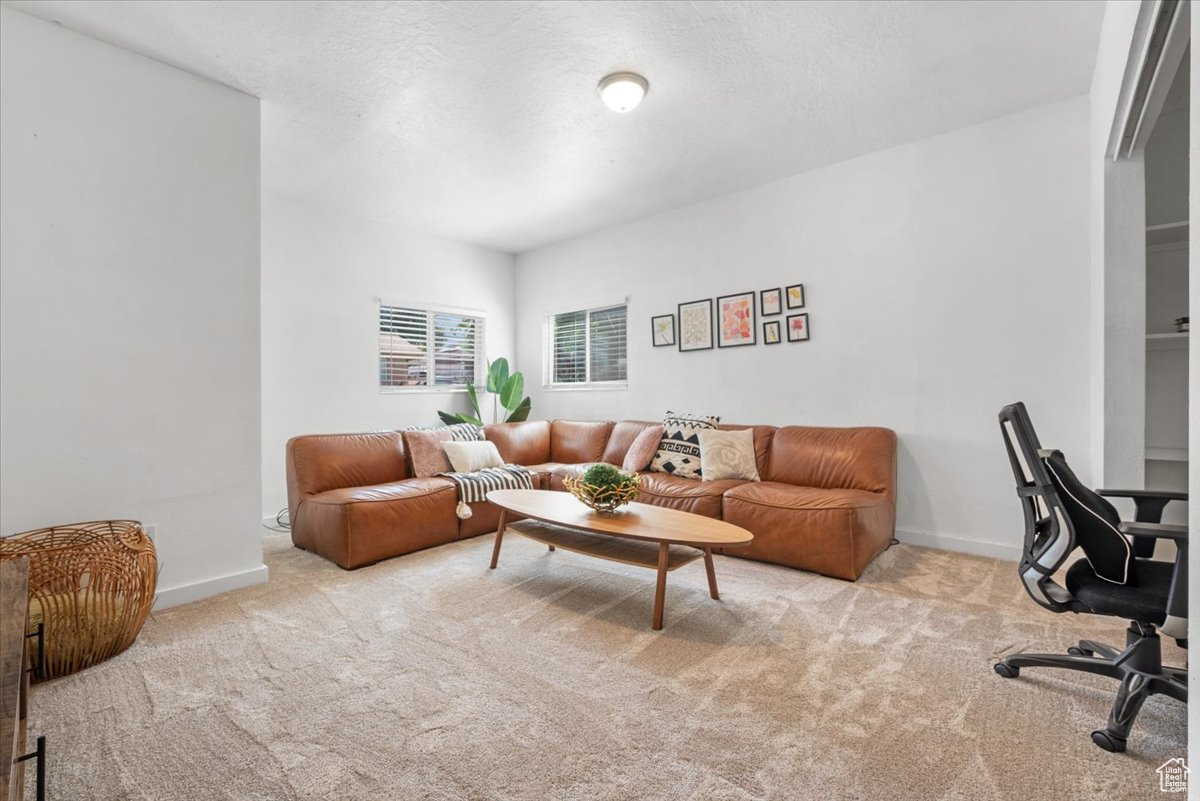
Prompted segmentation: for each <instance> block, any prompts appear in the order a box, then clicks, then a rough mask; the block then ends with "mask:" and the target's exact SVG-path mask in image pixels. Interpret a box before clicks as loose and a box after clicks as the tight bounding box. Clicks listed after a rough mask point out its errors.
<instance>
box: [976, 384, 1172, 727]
mask: <svg viewBox="0 0 1200 801" xmlns="http://www.w3.org/2000/svg"><path fill="white" fill-rule="evenodd" d="M1000 431H1001V433H1002V434H1003V435H1004V446H1005V448H1007V450H1008V459H1009V461H1010V462H1011V463H1012V470H1013V475H1014V477H1015V478H1016V480H1017V496H1018V497H1019V498H1020V500H1021V507H1022V509H1024V511H1025V544H1024V549H1023V552H1022V555H1021V565H1020V575H1021V580H1022V582H1023V583H1024V585H1025V590H1026V592H1028V593H1029V596H1030V597H1031V598H1033V600H1034V601H1036V602H1037V603H1038V604H1040V605H1041V606H1043V607H1045V608H1046V609H1049V610H1050V611H1051V612H1085V613H1087V614H1093V615H1112V616H1114V617H1121V618H1125V619H1127V620H1129V621H1130V623H1129V629H1128V631H1127V632H1126V635H1125V649H1124V650H1123V651H1118V650H1117V649H1116V648H1112V647H1110V646H1107V645H1102V644H1100V643H1096V642H1091V641H1090V640H1081V641H1080V642H1079V644H1078V645H1075V646H1072V647H1071V648H1068V649H1067V655H1061V654H1014V655H1013V656H1009V657H1006V658H1005V659H1003V660H1002V661H1000V662H998V663H996V666H995V670H996V672H997V673H999V674H1000V675H1001V676H1004V677H1005V678H1014V677H1015V676H1017V675H1018V674H1019V673H1020V671H1021V668H1023V667H1054V668H1064V669H1066V670H1078V671H1082V672H1084V673H1096V674H1099V675H1101V676H1108V677H1110V678H1114V679H1119V680H1120V682H1121V686H1120V688H1119V689H1118V690H1117V698H1116V701H1115V702H1114V703H1113V708H1112V712H1110V713H1109V716H1108V725H1107V726H1105V727H1104V728H1103V729H1098V730H1096V731H1094V732H1092V742H1094V743H1095V744H1096V745H1098V746H1100V747H1101V748H1103V749H1105V750H1106V751H1124V750H1125V742H1126V739H1127V738H1128V737H1129V730H1130V728H1131V727H1132V726H1133V721H1134V719H1135V718H1136V717H1137V714H1138V712H1139V711H1140V710H1141V708H1142V704H1143V703H1145V701H1146V699H1147V698H1149V697H1150V696H1151V695H1158V694H1161V695H1167V696H1170V697H1171V698H1175V699H1177V700H1179V701H1182V702H1184V703H1185V704H1186V703H1187V670H1184V669H1180V668H1173V667H1164V666H1163V663H1162V644H1161V642H1160V641H1159V638H1158V633H1157V632H1156V629H1157V630H1158V631H1161V632H1162V633H1163V634H1165V635H1167V636H1168V637H1173V638H1175V639H1176V640H1177V641H1178V642H1179V644H1180V645H1181V646H1183V647H1185V648H1186V647H1187V639H1186V638H1187V545H1188V539H1187V527H1186V526H1176V525H1163V524H1161V523H1159V521H1160V520H1161V515H1162V510H1163V507H1164V506H1166V504H1167V502H1168V501H1171V500H1181V501H1186V500H1187V494H1186V493H1182V492H1151V491H1143V490H1130V491H1118V490H1111V491H1107V490H1100V492H1099V494H1097V493H1096V492H1093V491H1092V490H1090V489H1088V488H1087V487H1085V486H1083V484H1081V483H1080V481H1079V479H1078V478H1076V477H1075V474H1074V473H1073V472H1071V468H1070V467H1068V466H1067V460H1066V458H1065V457H1064V456H1063V455H1062V453H1061V452H1060V451H1054V450H1049V451H1048V450H1043V449H1042V446H1041V444H1040V443H1039V442H1038V438H1037V434H1036V433H1035V432H1034V430H1033V424H1032V423H1030V421H1029V414H1028V413H1027V412H1026V411H1025V404H1023V403H1014V404H1012V405H1011V406H1005V407H1004V408H1003V409H1001V410H1000ZM1101 495H1109V496H1114V497H1128V498H1133V500H1134V502H1135V503H1136V504H1137V507H1138V514H1137V517H1138V518H1139V519H1138V521H1135V522H1133V523H1122V522H1121V518H1120V516H1119V515H1118V514H1117V510H1116V509H1115V508H1114V507H1113V505H1112V504H1110V503H1109V502H1108V501H1106V500H1104V498H1102V497H1100V496H1101ZM1131 537H1132V538H1134V539H1135V540H1137V542H1136V543H1135V542H1131V540H1130V538H1131ZM1143 538H1144V539H1143ZM1156 539H1169V540H1172V541H1174V542H1175V545H1176V547H1177V548H1178V551H1177V553H1176V555H1175V561H1174V563H1170V562H1156V561H1153V560H1152V559H1148V558H1141V556H1142V554H1145V555H1147V556H1148V555H1149V552H1152V551H1153V547H1152V546H1153V542H1154V540H1156ZM1145 541H1149V542H1150V543H1151V548H1150V549H1149V552H1147V551H1146V549H1145V545H1144V542H1145ZM1076 546H1078V547H1079V548H1080V549H1082V550H1083V556H1084V558H1083V559H1078V560H1076V561H1075V562H1074V563H1073V564H1072V565H1071V566H1070V568H1069V569H1068V570H1067V574H1066V585H1067V586H1066V587H1065V588H1064V587H1062V586H1060V585H1059V584H1057V583H1056V582H1055V581H1054V579H1053V576H1054V573H1055V572H1056V571H1058V569H1059V568H1060V567H1061V566H1062V565H1063V564H1064V563H1065V562H1066V561H1067V557H1069V556H1070V555H1071V554H1072V553H1073V552H1074V551H1075V548H1076ZM1139 551H1141V553H1139Z"/></svg>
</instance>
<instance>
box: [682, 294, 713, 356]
mask: <svg viewBox="0 0 1200 801" xmlns="http://www.w3.org/2000/svg"><path fill="white" fill-rule="evenodd" d="M712 346H713V302H712V298H705V299H704V300H693V301H692V302H691V303H680V304H679V350H680V351H682V352H685V353H686V352H687V351H689V350H709V349H710V348H712Z"/></svg>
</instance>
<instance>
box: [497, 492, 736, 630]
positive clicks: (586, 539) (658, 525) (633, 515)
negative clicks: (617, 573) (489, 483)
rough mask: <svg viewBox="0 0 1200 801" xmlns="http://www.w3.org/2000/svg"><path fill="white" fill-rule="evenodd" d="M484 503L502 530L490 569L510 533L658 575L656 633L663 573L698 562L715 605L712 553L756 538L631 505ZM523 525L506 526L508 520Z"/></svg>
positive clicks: (514, 495) (552, 499)
mask: <svg viewBox="0 0 1200 801" xmlns="http://www.w3.org/2000/svg"><path fill="white" fill-rule="evenodd" d="M487 499H488V500H489V501H491V502H492V503H494V504H496V505H497V506H499V507H500V510H501V511H500V526H499V528H497V529H496V544H495V546H494V547H493V548H492V569H493V570H494V569H495V568H496V562H497V560H499V558H500V544H501V543H502V542H503V541H504V534H505V532H507V531H513V532H516V533H517V534H520V535H522V536H524V537H528V538H529V539H531V540H536V541H537V542H541V543H544V544H545V545H549V546H550V550H552V551H553V550H554V549H555V548H562V549H563V550H564V551H574V552H575V553H581V554H586V555H588V556H594V557H596V558H598V559H608V560H610V561H613V562H624V563H625V564H627V565H638V566H640V567H652V568H656V569H657V570H658V585H657V586H656V587H655V590H654V628H655V630H657V629H661V628H662V621H663V601H664V599H665V597H666V590H667V573H669V572H671V571H672V570H675V569H676V568H679V567H683V566H684V565H686V564H688V563H689V562H693V561H695V560H696V559H699V558H701V557H703V558H704V567H705V569H706V570H707V571H708V592H709V594H710V595H711V596H712V597H713V598H716V599H719V598H720V597H721V596H720V594H719V593H718V592H717V574H716V572H715V571H714V570H713V560H712V549H713V548H714V547H718V548H736V547H738V546H745V545H749V544H750V543H751V541H753V540H754V535H753V534H751V533H750V532H749V531H746V529H744V528H739V527H737V526H735V525H733V524H732V523H725V522H723V521H721V520H713V519H712V518H711V517H704V516H702V515H695V514H692V513H691V512H681V511H679V510H678V509H664V508H662V507H660V506H651V505H649V504H645V503H631V504H628V505H627V506H622V507H621V508H620V509H618V510H617V511H615V512H612V513H610V514H600V513H599V512H593V511H592V510H591V509H589V508H588V507H587V506H584V505H583V504H582V503H580V502H579V501H578V500H577V499H576V498H575V497H574V496H572V495H570V494H568V493H566V492H551V491H550V490H525V489H509V490H492V491H491V492H489V493H488V494H487ZM510 513H513V514H517V515H523V516H524V517H525V518H527V519H525V520H517V521H514V522H512V523H509V522H508V517H509V514H510Z"/></svg>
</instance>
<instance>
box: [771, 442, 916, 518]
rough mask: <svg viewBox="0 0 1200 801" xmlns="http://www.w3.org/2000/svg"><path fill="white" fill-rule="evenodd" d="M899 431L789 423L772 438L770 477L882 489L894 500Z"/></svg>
mask: <svg viewBox="0 0 1200 801" xmlns="http://www.w3.org/2000/svg"><path fill="white" fill-rule="evenodd" d="M895 472H896V433H895V432H894V431H892V430H890V429H887V428H809V427H804V426H784V427H783V428H780V429H778V430H777V431H776V432H775V436H774V438H773V439H772V441H771V458H770V460H769V463H768V465H767V472H766V475H764V476H763V477H764V478H765V479H767V480H768V481H778V482H782V483H784V484H794V485H796V486H800V487H824V488H826V489H855V490H864V491H866V492H882V493H884V494H885V495H887V497H888V498H889V500H892V501H894V500H895V497H894V492H895V490H894V487H895Z"/></svg>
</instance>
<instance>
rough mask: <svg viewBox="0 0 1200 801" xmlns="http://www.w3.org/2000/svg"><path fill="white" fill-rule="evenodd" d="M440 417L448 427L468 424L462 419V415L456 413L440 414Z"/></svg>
mask: <svg viewBox="0 0 1200 801" xmlns="http://www.w3.org/2000/svg"><path fill="white" fill-rule="evenodd" d="M438 417H440V418H441V419H442V422H443V423H445V424H446V425H448V426H452V425H455V424H456V423H465V422H466V420H463V419H462V416H461V415H459V414H455V413H454V412H438Z"/></svg>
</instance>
